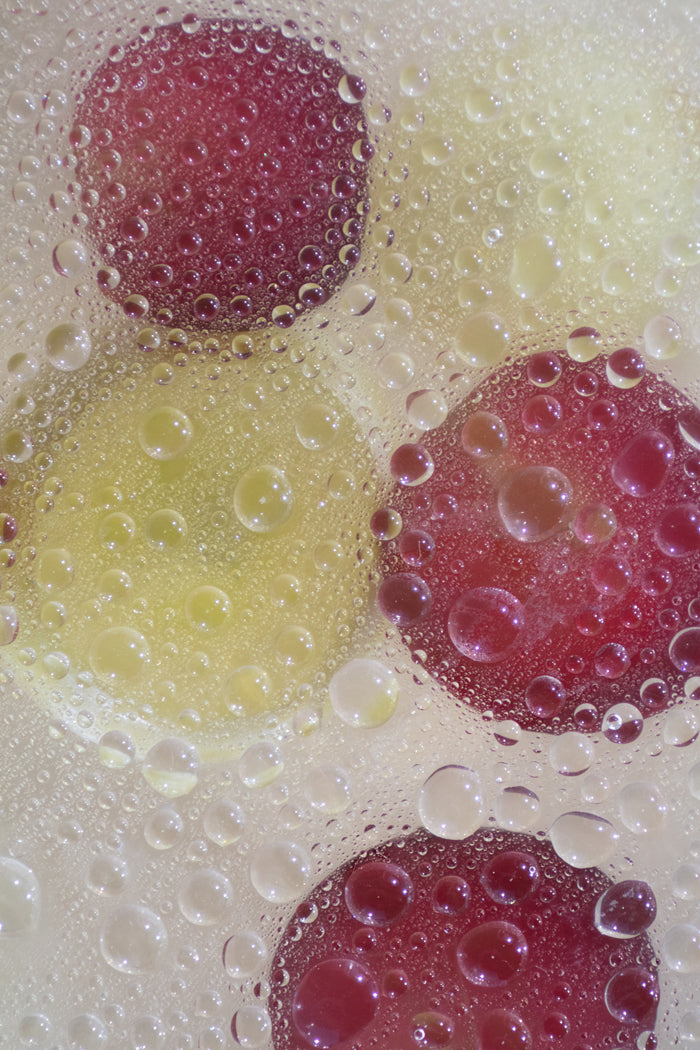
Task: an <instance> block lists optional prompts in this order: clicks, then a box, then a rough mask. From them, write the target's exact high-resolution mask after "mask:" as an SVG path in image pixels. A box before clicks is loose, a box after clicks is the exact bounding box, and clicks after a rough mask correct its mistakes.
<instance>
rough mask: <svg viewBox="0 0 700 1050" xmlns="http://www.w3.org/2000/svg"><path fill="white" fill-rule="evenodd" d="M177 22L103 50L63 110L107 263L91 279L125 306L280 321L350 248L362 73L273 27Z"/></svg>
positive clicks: (361, 132)
mask: <svg viewBox="0 0 700 1050" xmlns="http://www.w3.org/2000/svg"><path fill="white" fill-rule="evenodd" d="M191 28H192V27H189V26H187V27H184V26H183V25H182V24H177V23H175V24H171V25H167V26H159V27H158V28H156V29H155V30H154V31H153V32H152V33H150V34H149V36H148V38H145V39H141V40H137V41H134V42H132V43H131V44H129V45H128V46H126V47H125V48H124V49H123V51H120V52H119V53H117V54H116V55H111V56H110V57H109V58H108V59H107V60H106V61H105V62H104V63H103V64H102V65H101V66H100V67H99V68H98V69H97V70H96V71H95V72H94V73H93V75H92V77H91V79H90V81H89V83H88V84H87V86H86V88H85V91H84V98H83V100H82V101H81V103H80V105H79V106H78V109H77V111H76V113H75V126H74V130H73V133H72V135H71V141H72V143H73V146H74V149H75V150H76V153H77V157H78V162H77V167H76V179H77V181H78V182H79V183H80V185H81V187H82V190H83V196H84V197H85V194H88V195H90V194H92V195H95V194H96V195H97V201H98V203H97V204H96V206H95V205H94V204H93V206H92V207H91V208H90V210H89V212H88V231H89V233H90V235H91V239H92V241H93V243H94V245H95V247H96V248H97V250H98V251H99V253H100V254H101V255H102V257H103V259H104V262H105V264H106V266H107V267H108V268H109V271H110V272H111V273H112V275H113V276H112V277H110V278H109V279H108V280H101V281H99V284H100V287H101V289H102V291H103V292H104V293H105V294H106V295H108V296H109V297H110V298H111V299H112V300H114V301H115V302H118V303H121V304H122V305H123V306H124V308H125V310H126V311H127V313H128V314H129V315H130V316H139V317H146V316H149V317H150V318H151V319H152V320H155V321H162V322H163V323H168V324H172V325H177V326H184V327H192V326H194V327H202V326H204V327H206V328H208V329H213V330H234V331H235V330H241V329H245V328H248V327H250V326H251V325H256V324H258V323H259V324H265V323H270V322H273V323H277V324H279V325H280V326H282V327H286V326H287V325H288V324H290V323H291V322H292V321H293V320H294V317H295V316H296V315H297V314H298V313H299V312H301V311H302V310H303V309H306V308H308V307H313V306H315V305H317V304H318V303H322V302H324V301H325V300H326V299H328V297H329V296H330V295H332V294H333V292H334V291H336V289H337V288H338V287H339V285H340V284H341V282H342V281H343V279H344V276H345V274H346V273H347V270H348V266H349V265H352V263H353V262H354V261H356V259H357V258H358V257H359V250H358V245H359V239H360V237H361V235H362V231H363V227H364V223H363V215H364V213H365V208H366V205H367V200H368V161H369V159H370V157H371V156H372V152H373V150H372V146H371V143H370V141H369V138H368V136H367V128H366V124H365V121H364V116H363V112H362V108H361V106H360V104H359V103H360V100H361V98H362V97H363V95H364V90H365V89H364V84H363V82H362V81H361V80H360V79H359V78H357V77H348V76H346V73H345V70H344V68H343V66H342V65H341V63H340V62H339V61H338V60H337V59H335V58H328V57H327V55H326V53H325V51H324V50H323V49H319V48H316V47H312V46H311V45H310V44H309V43H308V42H307V41H306V40H303V39H301V38H298V37H290V36H289V35H288V34H285V33H282V32H281V31H280V30H279V29H277V28H273V27H269V26H261V25H259V24H257V23H256V24H253V23H250V24H244V23H238V24H237V26H236V29H235V31H233V32H231V23H229V22H227V21H226V20H224V19H221V20H216V21H205V20H202V21H201V22H199V24H198V26H197V27H196V31H194V32H192V31H191ZM85 199H87V198H85ZM251 273H253V274H254V275H256V277H255V279H254V280H253V281H251V280H250V275H251ZM134 296H139V297H141V299H142V300H143V302H140V303H138V304H135V303H134V300H133V297H134Z"/></svg>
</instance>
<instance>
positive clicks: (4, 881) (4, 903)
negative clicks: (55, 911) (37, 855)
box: [0, 857, 41, 938]
mask: <svg viewBox="0 0 700 1050" xmlns="http://www.w3.org/2000/svg"><path fill="white" fill-rule="evenodd" d="M40 909H41V887H40V886H39V880H38V879H37V877H36V875H35V874H34V872H33V871H32V870H31V868H28V867H27V865H26V864H22V862H21V861H19V860H15V859H14V857H0V938H4V937H15V936H19V935H21V934H25V933H28V932H29V931H30V930H32V929H34V928H35V927H36V926H37V924H38V922H39V913H40Z"/></svg>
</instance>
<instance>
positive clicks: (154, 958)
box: [100, 904, 168, 973]
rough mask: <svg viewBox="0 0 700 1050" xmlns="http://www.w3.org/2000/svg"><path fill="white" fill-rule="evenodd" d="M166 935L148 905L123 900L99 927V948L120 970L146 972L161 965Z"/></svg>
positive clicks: (108, 962) (161, 924) (108, 960)
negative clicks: (100, 927)
mask: <svg viewBox="0 0 700 1050" xmlns="http://www.w3.org/2000/svg"><path fill="white" fill-rule="evenodd" d="M167 941H168V935H167V932H166V929H165V926H164V924H163V922H162V920H161V919H160V918H159V917H158V916H157V915H156V914H155V913H154V912H152V911H150V910H149V909H148V908H144V907H141V906H140V905H136V904H126V905H122V906H121V907H119V908H115V910H114V911H113V912H112V913H111V915H110V916H109V917H108V918H107V920H106V921H105V922H104V924H103V926H102V929H101V930H100V951H101V952H102V957H103V959H104V960H105V962H106V963H107V964H108V965H109V966H111V967H112V969H114V970H117V971H118V972H119V973H149V972H152V971H153V970H155V969H157V967H158V966H159V965H160V963H161V961H162V959H163V956H164V953H165V947H166V945H167Z"/></svg>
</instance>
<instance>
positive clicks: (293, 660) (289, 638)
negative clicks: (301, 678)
mask: <svg viewBox="0 0 700 1050" xmlns="http://www.w3.org/2000/svg"><path fill="white" fill-rule="evenodd" d="M274 642H275V655H276V656H277V659H278V661H279V663H281V664H282V665H283V666H284V667H303V666H304V665H305V664H307V663H308V662H309V660H310V659H311V657H312V655H313V652H314V639H313V635H312V634H311V633H310V632H309V631H307V630H306V628H305V627H301V626H299V625H298V624H288V625H287V627H283V628H282V630H281V631H279V632H278V633H277V635H276V636H275V640H274Z"/></svg>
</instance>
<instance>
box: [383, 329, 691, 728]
mask: <svg viewBox="0 0 700 1050" xmlns="http://www.w3.org/2000/svg"><path fill="white" fill-rule="evenodd" d="M589 334H590V333H589ZM547 382H551V384H552V386H551V389H552V391H553V392H554V395H555V396H554V397H552V394H550V392H549V390H546V391H545V390H543V389H542V388H543V387H545V386H546V383H547ZM538 383H540V384H541V385H540V391H539V392H538V391H537V387H538ZM586 397H588V400H586ZM533 398H534V399H535V403H536V404H541V403H544V402H542V401H541V399H545V402H546V399H548V398H552V400H555V401H556V403H557V404H558V405H559V406H560V407H561V420H560V422H559V423H558V425H557V426H556V428H555V429H554V430H553V431H551V432H548V431H547V430H546V429H545V430H540V431H537V430H536V429H532V427H531V426H530V422H529V419H528V415H527V413H528V411H529V410H530V407H531V406H532V403H533ZM537 399H540V400H537ZM524 414H525V418H523V415H524ZM695 418H696V411H695V409H694V406H692V405H691V404H690V402H689V401H688V399H687V397H686V396H685V395H684V394H682V393H681V392H679V391H677V390H674V389H673V387H671V386H670V385H669V384H668V383H667V382H666V381H665V380H663V379H661V378H659V377H658V376H656V375H654V374H652V373H650V372H648V371H645V372H644V374H643V375H642V377H641V379H640V381H639V382H638V383H637V384H636V385H634V386H630V387H628V388H626V389H620V388H619V387H617V386H614V385H613V384H612V383H611V382H610V381H609V380H608V374H607V362H606V359H605V358H604V357H602V356H601V357H600V358H599V359H596V360H594V361H592V362H588V363H587V364H586V366H585V367H583V366H582V365H581V364H579V363H577V362H576V361H574V360H571V358H568V357H565V356H564V355H554V354H551V353H548V355H547V357H546V359H545V358H541V357H539V355H535V358H534V359H530V358H523V359H520V360H518V361H515V362H514V363H512V364H509V365H507V366H506V367H505V368H503V369H501V370H500V371H499V372H496V373H494V374H493V375H492V376H490V377H488V378H487V379H486V380H484V381H483V382H482V383H481V384H480V385H479V386H478V387H476V388H475V389H474V390H473V391H471V392H470V394H469V395H468V396H467V397H466V398H465V399H464V401H463V402H462V403H461V404H459V405H457V406H456V407H455V408H454V409H453V410H452V411H451V412H450V414H449V415H448V416H447V418H446V419H445V421H444V422H443V423H442V424H441V425H440V426H439V427H437V428H436V429H434V430H431V431H429V432H428V433H426V434H425V435H423V437H422V438H421V447H422V448H423V449H424V451H425V454H426V457H429V458H430V461H431V463H432V464H433V468H434V469H433V471H432V474H431V476H430V477H428V478H427V479H426V480H424V481H423V483H422V484H421V485H420V487H419V488H418V489H416V490H415V491H414V490H411V489H410V488H407V487H406V486H404V485H399V484H397V485H396V486H395V487H394V489H393V490H392V491H391V492H390V495H389V500H390V503H391V506H392V507H393V508H394V510H395V511H396V513H397V515H399V516H400V518H401V522H402V532H401V533H399V535H398V536H397V537H396V538H395V539H393V540H389V541H388V542H386V543H383V544H382V547H381V549H380V550H379V551H378V560H379V565H380V568H381V573H382V577H383V579H382V581H381V583H380V586H379V595H380V602H379V605H380V609H381V611H382V612H383V614H384V615H385V616H386V617H387V618H388V619H391V620H392V621H393V622H394V623H396V624H397V626H398V627H399V628H400V629H402V630H403V629H404V626H405V632H406V633H405V638H406V642H407V644H409V645H410V647H411V649H412V651H413V652H414V653H415V654H416V656H417V658H419V659H420V661H421V663H422V664H423V665H424V666H425V668H426V669H427V670H428V672H429V673H431V674H433V675H434V676H435V677H436V678H438V679H439V680H440V681H441V682H443V683H445V684H446V686H447V688H448V689H450V690H451V692H452V693H453V694H455V695H456V696H457V697H458V698H460V699H463V700H464V701H466V702H467V703H468V704H469V705H470V706H472V707H475V708H477V709H478V710H479V711H484V712H486V711H488V712H489V716H490V717H493V718H496V719H498V720H507V719H510V720H514V721H515V722H517V723H518V724H519V725H520V726H521V727H522V728H525V729H531V730H535V731H546V732H551V733H559V732H563V731H565V730H573V729H576V730H579V731H592V730H600V729H601V728H602V724H603V717H604V715H605V713H606V711H607V710H608V709H609V708H610V707H612V706H613V705H616V704H619V702H620V699H621V698H622V697H623V696H627V697H630V698H631V702H633V703H634V702H635V701H636V698H637V697H639V696H640V692H639V691H640V689H641V688H642V686H643V685H644V683H645V682H646V681H647V680H648V679H659V680H661V681H662V682H663V683H665V684H666V685H667V687H668V688H667V691H666V693H665V696H666V700H665V701H664V700H663V699H662V698H661V694H659V693H658V691H657V693H655V695H654V699H653V702H650V703H647V702H645V701H642V700H641V698H640V701H639V702H640V711H641V714H642V715H643V716H644V717H646V716H648V715H650V714H652V713H654V712H657V711H659V710H661V709H662V707H663V706H667V704H668V703H669V702H670V698H671V697H674V696H678V695H679V694H680V695H681V696H683V695H684V693H683V685H684V682H683V680H682V678H681V675H683V674H688V673H693V674H694V673H696V671H694V670H691V668H695V667H698V666H700V645H699V646H696V643H695V640H694V639H695V636H694V635H684V634H683V633H682V632H683V631H684V630H685V629H686V628H695V627H697V623H698V620H697V616H696V613H695V612H691V611H690V610H691V603H692V601H693V600H694V599H695V598H697V595H698V593H699V592H700V488H699V486H700V475H699V476H698V477H697V478H693V477H691V476H690V475H689V474H688V472H687V466H688V464H689V462H690V463H691V465H692V462H691V461H692V460H693V458H694V457H696V456H697V446H696V445H695V444H694V443H693V441H692V440H691V437H689V436H688V435H689V429H688V428H689V427H691V425H692V424H693V421H694V420H695ZM699 431H700V428H699ZM693 433H694V431H693ZM503 435H507V438H508V439H507V441H506V440H504V439H503ZM421 530H422V531H425V532H427V533H429V535H430V536H431V538H432V540H433V541H434V544H435V548H434V553H433V555H432V556H431V558H430V560H429V561H426V562H424V563H423V564H417V563H414V564H412V565H411V566H410V568H411V570H412V571H411V574H410V576H411V580H410V589H411V594H413V595H418V594H423V595H424V596H425V598H424V601H423V602H422V603H421V609H420V616H418V615H415V614H412V615H411V618H410V619H408V618H407V619H406V620H404V621H403V622H402V619H401V616H400V615H399V614H398V613H399V609H400V603H394V604H392V603H390V602H389V601H388V600H387V596H388V595H390V594H391V591H392V588H393V587H396V588H397V590H398V589H400V588H401V587H405V586H406V577H405V570H406V567H407V566H406V562H405V561H404V560H403V558H402V555H401V545H402V537H403V536H408V537H410V536H414V535H417V534H420V532H421ZM393 581H396V582H393ZM402 581H403V582H402ZM497 593H500V594H507V595H509V596H510V598H509V600H508V603H505V604H502V611H501V613H500V614H499V613H498V610H497V609H494V610H492V611H491V612H488V610H487V609H486V608H485V607H481V608H478V609H476V608H472V607H471V606H472V602H471V599H467V598H465V597H464V596H465V595H472V596H474V595H486V594H492V595H493V594H497ZM428 594H429V595H430V599H429V600H428V598H427V595H428ZM417 606H418V603H417V602H416V609H415V612H416V613H417V611H418V608H417ZM509 610H510V611H509ZM676 636H678V637H677V639H676V640H675V641H674V638H676ZM672 642H673V645H672ZM670 646H671V649H670V651H669V647H670ZM696 649H697V652H696ZM533 683H534V684H533ZM554 683H559V684H558V685H555V684H554ZM649 695H650V696H651V694H649Z"/></svg>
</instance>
